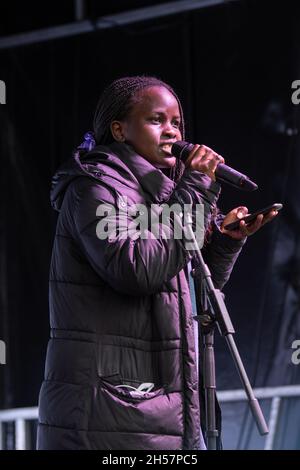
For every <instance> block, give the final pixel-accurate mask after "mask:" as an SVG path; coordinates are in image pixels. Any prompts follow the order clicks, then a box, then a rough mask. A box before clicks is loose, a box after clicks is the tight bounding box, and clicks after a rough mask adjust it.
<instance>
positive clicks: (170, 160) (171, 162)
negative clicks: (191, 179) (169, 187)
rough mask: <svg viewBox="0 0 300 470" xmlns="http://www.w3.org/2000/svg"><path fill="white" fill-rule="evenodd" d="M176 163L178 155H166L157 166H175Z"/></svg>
mask: <svg viewBox="0 0 300 470" xmlns="http://www.w3.org/2000/svg"><path fill="white" fill-rule="evenodd" d="M175 164H176V157H173V156H172V155H170V156H166V157H164V158H163V159H160V161H159V162H158V163H157V164H156V165H155V166H156V167H157V168H173V166H175Z"/></svg>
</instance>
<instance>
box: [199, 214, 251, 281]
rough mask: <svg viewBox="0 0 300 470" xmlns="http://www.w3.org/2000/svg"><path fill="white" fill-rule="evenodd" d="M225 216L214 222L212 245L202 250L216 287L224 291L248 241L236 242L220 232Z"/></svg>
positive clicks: (220, 216)
mask: <svg viewBox="0 0 300 470" xmlns="http://www.w3.org/2000/svg"><path fill="white" fill-rule="evenodd" d="M223 218H224V216H223V215H222V214H219V215H218V216H217V218H216V221H214V222H213V233H212V237H211V241H210V243H208V244H207V245H206V246H205V248H204V249H203V250H202V254H203V258H204V260H205V262H206V264H207V265H208V267H209V269H210V272H211V275H212V280H213V282H214V285H215V287H216V288H218V289H222V288H223V286H224V285H225V284H226V282H227V281H228V279H229V277H230V274H231V272H232V269H233V266H234V264H235V262H236V260H237V258H238V256H239V253H240V251H241V249H242V247H243V245H244V243H245V241H246V238H245V239H243V240H234V239H233V238H231V237H229V236H228V235H225V234H223V233H222V232H221V231H220V228H219V227H220V224H221V222H222V220H223Z"/></svg>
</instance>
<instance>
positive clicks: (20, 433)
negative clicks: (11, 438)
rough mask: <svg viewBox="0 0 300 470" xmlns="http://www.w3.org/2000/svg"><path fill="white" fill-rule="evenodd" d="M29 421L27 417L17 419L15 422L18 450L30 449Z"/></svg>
mask: <svg viewBox="0 0 300 470" xmlns="http://www.w3.org/2000/svg"><path fill="white" fill-rule="evenodd" d="M28 431H29V430H28V422H26V421H25V419H22V418H21V419H17V420H16V424H15V442H16V444H15V447H16V450H26V449H28V447H29V446H28V445H27V444H28V441H29V434H28Z"/></svg>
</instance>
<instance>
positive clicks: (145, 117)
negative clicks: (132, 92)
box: [121, 86, 182, 168]
mask: <svg viewBox="0 0 300 470" xmlns="http://www.w3.org/2000/svg"><path fill="white" fill-rule="evenodd" d="M121 125H122V133H123V137H124V138H125V141H126V142H127V143H128V144H130V145H131V146H132V147H133V148H134V150H135V151H136V152H137V153H138V154H139V155H141V156H142V157H144V158H145V159H146V160H148V161H149V162H150V163H152V164H153V165H154V166H155V167H157V168H170V167H172V166H174V165H175V162H176V158H175V157H173V156H172V154H171V145H172V144H173V143H174V142H176V141H177V140H181V139H182V136H181V132H180V130H179V126H180V112H179V106H178V103H177V100H176V98H175V97H174V96H173V95H172V93H170V92H169V90H167V88H164V87H163V86H153V87H149V88H145V89H144V90H142V91H141V92H139V95H138V102H137V103H136V104H135V105H134V106H133V108H132V110H131V112H130V113H129V115H128V117H127V118H126V119H125V120H124V121H123V122H122V123H121Z"/></svg>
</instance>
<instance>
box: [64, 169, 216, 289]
mask: <svg viewBox="0 0 300 470" xmlns="http://www.w3.org/2000/svg"><path fill="white" fill-rule="evenodd" d="M219 191H220V186H219V184H218V183H215V182H212V181H211V179H210V178H209V177H208V176H206V175H204V174H202V173H199V172H196V171H192V170H185V172H184V174H183V176H182V178H181V180H180V182H179V184H178V185H177V186H176V188H175V190H174V191H173V193H172V194H171V197H170V199H169V201H167V202H168V204H174V203H178V204H180V205H181V206H182V205H183V204H192V207H193V211H192V214H193V219H194V217H195V210H196V204H203V205H204V219H205V223H207V220H208V217H209V214H210V211H211V208H212V206H213V205H215V203H216V201H217V198H218V195H219ZM68 193H69V194H68V196H67V197H69V198H70V201H73V202H74V201H76V203H75V205H74V208H73V210H72V211H73V216H72V218H73V221H74V226H75V227H74V232H75V234H74V235H75V238H76V239H77V241H78V243H79V244H80V246H81V248H82V250H83V252H84V253H85V256H86V257H87V259H88V261H89V263H90V264H91V266H92V267H93V268H94V269H95V271H96V272H97V273H98V274H99V275H100V276H101V277H102V278H103V279H104V280H105V281H106V282H108V283H109V284H110V286H111V287H112V288H114V289H115V290H117V291H120V292H123V293H127V294H131V295H141V294H151V293H153V292H157V291H159V290H160V288H161V286H162V284H163V283H164V282H166V281H168V280H170V279H172V278H173V277H174V276H176V274H178V272H179V271H180V270H181V269H182V268H183V267H185V265H186V264H187V263H188V261H189V260H190V259H191V257H192V255H193V252H192V251H190V250H188V249H187V248H186V244H185V241H186V240H185V238H184V237H183V238H181V239H180V238H179V239H178V238H176V237H174V233H173V232H174V222H175V219H176V222H177V223H181V220H179V219H180V217H179V216H178V217H177V216H175V217H174V220H173V219H172V218H170V220H169V232H168V235H169V236H167V237H164V236H162V234H163V233H166V230H165V227H164V226H163V224H162V223H161V224H160V227H159V236H158V237H155V238H142V237H139V238H136V239H134V238H132V237H130V236H125V237H124V233H122V232H117V236H115V237H106V238H102V239H100V238H99V237H98V236H97V226H98V224H99V222H101V220H103V219H102V218H101V216H98V215H96V214H97V209H98V207H99V205H100V204H112V203H113V204H112V205H113V206H114V207H117V201H116V200H114V201H112V194H113V191H111V192H110V191H108V190H107V189H106V188H105V187H103V186H102V185H101V183H98V182H97V181H95V182H93V181H92V180H91V179H89V178H80V179H78V181H77V182H76V183H73V184H72V187H70V188H69V191H68ZM123 195H124V194H123ZM98 213H99V211H98ZM124 222H125V225H126V224H127V227H128V225H129V224H130V222H132V219H131V217H130V215H128V214H127V215H126V220H124V217H123V223H124ZM193 222H194V221H193ZM98 227H99V226H98Z"/></svg>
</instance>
